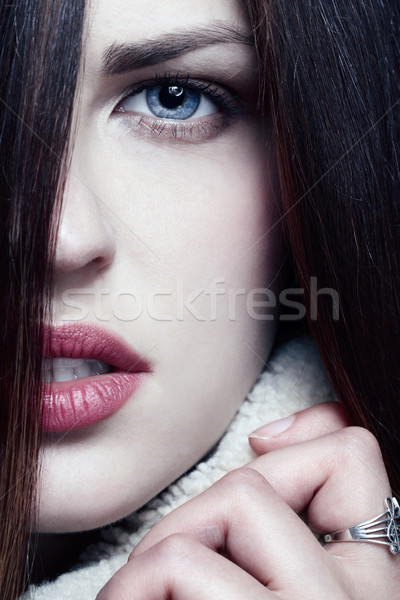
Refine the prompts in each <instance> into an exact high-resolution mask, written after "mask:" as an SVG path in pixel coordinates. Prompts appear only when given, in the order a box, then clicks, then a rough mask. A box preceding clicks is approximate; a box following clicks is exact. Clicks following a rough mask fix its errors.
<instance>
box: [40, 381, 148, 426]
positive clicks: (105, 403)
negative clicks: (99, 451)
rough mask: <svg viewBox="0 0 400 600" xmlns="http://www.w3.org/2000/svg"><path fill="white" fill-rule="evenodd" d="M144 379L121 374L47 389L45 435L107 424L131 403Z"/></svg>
mask: <svg viewBox="0 0 400 600" xmlns="http://www.w3.org/2000/svg"><path fill="white" fill-rule="evenodd" d="M144 376H145V374H144V373H118V372H117V373H108V374H107V375H96V376H93V377H87V378H85V379H78V380H75V381H68V382H65V383H52V384H51V385H47V386H45V388H44V398H43V400H44V402H43V405H44V415H43V431H46V432H62V431H71V430H75V429H83V428H84V427H90V426H91V425H94V424H95V423H99V422H100V421H104V419H107V417H110V416H111V415H113V414H114V413H116V412H117V411H118V410H119V409H120V408H121V407H122V406H123V405H124V404H125V403H126V402H127V400H128V399H129V398H130V397H131V396H132V395H133V394H134V393H135V391H136V390H137V389H138V387H139V386H140V384H141V382H142V380H143V377H144Z"/></svg>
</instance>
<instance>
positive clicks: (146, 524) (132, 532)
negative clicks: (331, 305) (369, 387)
mask: <svg viewBox="0 0 400 600" xmlns="http://www.w3.org/2000/svg"><path fill="white" fill-rule="evenodd" d="M333 399H334V396H333V393H332V391H331V389H330V387H329V385H328V383H327V381H326V378H325V375H324V372H323V370H322V367H321V364H320V361H319V358H318V355H317V352H316V350H315V347H314V346H313V344H312V342H311V341H310V340H309V339H308V338H305V337H303V338H296V339H294V340H292V341H290V342H288V343H286V344H284V345H281V346H279V347H278V348H277V349H276V350H275V352H274V353H273V355H272V356H271V358H270V360H269V363H268V365H267V367H266V369H265V370H264V372H263V373H262V374H261V375H260V377H259V379H258V381H257V382H256V384H255V386H254V387H253V389H252V391H251V392H250V393H249V395H248V397H247V398H246V400H245V401H244V402H243V404H242V405H241V407H240V409H239V411H238V413H237V414H236V416H235V418H234V419H233V421H232V423H231V425H230V427H229V428H228V430H227V431H226V433H225V435H224V436H223V438H222V439H221V441H220V443H219V444H218V446H217V448H216V450H215V451H214V452H213V453H212V454H211V455H210V456H209V457H208V458H207V459H206V460H204V461H203V462H200V463H199V464H197V465H196V466H195V467H194V469H193V470H191V471H190V472H189V473H188V474H186V475H183V476H182V477H181V478H180V479H179V480H178V481H177V482H175V483H173V484H172V485H171V486H170V487H169V488H167V490H166V491H164V492H163V493H162V494H161V495H160V496H158V497H157V498H155V499H153V500H151V501H150V502H149V503H148V504H147V505H146V506H145V507H144V508H143V509H141V510H140V511H138V512H136V513H134V514H133V515H131V516H130V517H128V519H126V520H124V521H123V523H121V524H117V525H114V526H112V527H109V528H107V529H105V530H104V532H103V533H102V541H101V542H99V543H98V544H96V545H95V546H93V547H91V548H89V549H88V551H87V552H86V553H85V555H84V556H82V558H81V562H80V564H78V565H77V567H76V569H75V570H74V571H71V572H69V573H65V574H63V575H61V576H60V577H58V579H57V580H56V581H53V582H50V583H44V584H42V585H40V586H31V587H30V588H29V590H28V591H27V592H26V594H25V595H24V596H23V598H22V599H21V600H50V599H51V600H94V599H95V597H96V595H97V593H98V592H99V590H100V589H101V588H102V587H103V586H104V585H105V583H106V582H107V581H108V580H109V579H110V578H111V576H112V575H113V574H114V573H115V572H116V571H117V570H118V569H119V568H120V567H122V566H123V565H124V564H125V562H126V560H127V558H128V556H129V553H130V552H131V550H132V548H134V546H135V545H136V544H137V543H138V542H139V541H140V540H141V539H142V537H143V536H144V535H145V533H146V532H147V531H148V530H149V529H150V528H151V527H152V526H153V525H154V524H155V523H156V522H157V521H159V520H160V519H161V518H162V517H163V516H164V515H166V514H168V513H169V512H171V511H172V510H173V509H174V508H176V507H178V506H180V505H181V504H183V503H184V502H186V501H187V500H189V499H190V498H193V497H194V496H196V495H197V494H199V493H201V492H203V491H204V490H205V489H207V488H208V487H209V486H211V485H212V484H213V483H215V482H216V481H217V480H218V479H220V478H221V477H222V476H223V475H225V474H226V473H228V472H229V471H232V470H233V469H236V468H238V467H241V466H243V465H244V464H246V463H248V462H249V461H251V460H252V459H253V458H254V454H253V452H252V450H251V448H250V446H249V443H248V439H247V436H248V434H249V433H251V432H252V431H253V430H254V429H256V428H257V427H260V426H261V425H263V424H265V423H268V422H270V421H274V420H276V419H280V418H282V417H285V416H287V415H290V414H293V413H295V412H298V411H299V410H302V409H304V408H307V407H308V406H312V405H314V404H317V403H319V402H323V401H326V400H333Z"/></svg>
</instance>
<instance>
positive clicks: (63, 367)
mask: <svg viewBox="0 0 400 600" xmlns="http://www.w3.org/2000/svg"><path fill="white" fill-rule="evenodd" d="M112 369H113V367H112V366H111V365H109V364H108V363H105V362H102V361H101V360H96V359H92V358H89V359H86V358H46V359H45V360H44V361H43V366H42V381H43V383H61V382H63V381H76V380H77V379H84V378H85V377H93V376H94V375H105V373H110V372H111V371H112Z"/></svg>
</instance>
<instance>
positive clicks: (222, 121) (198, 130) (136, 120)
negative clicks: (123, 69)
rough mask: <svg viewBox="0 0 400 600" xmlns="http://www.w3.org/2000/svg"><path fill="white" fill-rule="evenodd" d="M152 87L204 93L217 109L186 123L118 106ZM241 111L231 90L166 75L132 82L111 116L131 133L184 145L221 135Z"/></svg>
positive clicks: (235, 95)
mask: <svg viewBox="0 0 400 600" xmlns="http://www.w3.org/2000/svg"><path fill="white" fill-rule="evenodd" d="M156 86H178V87H182V88H184V89H185V90H192V91H195V92H199V93H201V94H204V96H205V97H206V98H208V99H209V100H211V101H212V102H213V103H214V104H215V105H216V107H217V109H218V111H217V112H216V113H214V114H211V115H209V116H207V117H202V118H198V119H196V118H195V119H190V118H189V119H187V120H173V119H167V118H160V117H157V116H155V115H154V117H153V116H152V117H151V116H147V115H141V114H137V113H133V112H132V113H130V112H129V111H125V110H124V109H123V108H122V105H123V103H124V102H125V101H127V100H128V99H129V98H130V97H131V96H136V95H138V94H140V93H141V92H143V91H146V90H149V89H150V88H152V87H156ZM244 111H245V105H244V102H243V100H242V99H241V98H240V97H239V96H238V94H237V93H236V92H234V91H233V90H231V89H229V88H227V87H225V86H222V85H218V84H215V83H214V82H212V81H206V80H201V79H192V78H191V76H190V75H189V74H188V75H186V76H184V77H182V76H181V75H179V74H176V75H174V76H171V74H170V73H165V74H162V75H156V77H155V78H154V79H152V80H148V81H144V82H140V83H136V84H134V85H132V86H130V88H128V89H127V90H126V91H125V93H124V97H123V98H122V99H121V100H120V101H119V103H118V105H117V107H116V108H115V109H114V113H115V114H117V115H119V116H121V115H123V116H124V119H125V122H126V125H127V127H128V128H129V129H131V130H134V131H135V132H136V131H137V132H141V133H145V134H146V133H150V134H156V135H157V136H158V137H163V138H167V139H170V140H174V141H175V140H178V141H184V142H195V143H201V142H203V141H207V140H209V139H212V138H214V137H217V136H218V135H220V134H221V133H222V131H223V130H224V129H226V128H227V127H229V125H231V124H232V123H233V122H234V121H235V120H236V119H238V118H240V116H241V115H242V114H243V112H244Z"/></svg>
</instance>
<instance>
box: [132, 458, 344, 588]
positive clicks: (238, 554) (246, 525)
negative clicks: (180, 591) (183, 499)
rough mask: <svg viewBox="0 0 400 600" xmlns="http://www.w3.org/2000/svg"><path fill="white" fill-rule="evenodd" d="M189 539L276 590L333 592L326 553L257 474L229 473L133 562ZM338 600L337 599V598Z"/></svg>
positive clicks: (147, 542) (160, 530)
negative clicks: (176, 539)
mask: <svg viewBox="0 0 400 600" xmlns="http://www.w3.org/2000/svg"><path fill="white" fill-rule="evenodd" d="M178 532H182V533H184V534H185V535H189V536H191V537H193V538H195V539H197V540H198V541H199V542H201V543H202V544H203V545H205V546H207V547H208V548H210V549H212V550H214V551H216V552H220V553H221V552H222V553H223V554H224V555H226V556H227V557H228V558H229V559H230V560H231V561H232V562H234V563H235V564H237V565H238V566H240V567H241V568H242V569H243V570H245V571H247V572H248V573H249V574H250V575H252V576H253V577H254V578H256V579H257V580H258V581H260V582H261V583H262V584H263V585H265V586H272V589H281V588H289V589H292V590H301V589H305V588H306V587H307V586H309V585H311V583H312V589H313V591H312V593H311V592H310V594H309V596H308V598H310V599H312V598H321V597H322V595H323V593H324V591H325V590H326V585H327V583H329V585H330V586H331V588H332V589H334V586H335V582H334V581H333V579H332V575H331V573H330V569H329V566H328V564H327V562H326V557H327V555H326V553H325V552H324V551H323V549H322V548H321V546H320V544H319V543H318V541H317V540H316V539H315V537H314V536H313V534H312V533H311V532H310V530H309V529H308V528H307V526H306V525H305V524H304V523H303V521H301V519H299V518H298V516H297V515H296V514H295V513H294V512H293V511H292V510H291V508H290V507H289V506H288V505H287V504H286V503H284V502H282V499H281V498H280V496H279V495H278V494H277V493H276V492H275V490H274V489H273V488H272V487H271V486H270V484H269V483H268V482H267V481H266V479H265V478H264V477H263V476H261V475H260V474H259V473H257V472H256V471H255V470H254V469H250V468H242V469H238V470H236V471H233V472H231V473H229V474H228V475H227V476H225V477H223V478H222V479H221V480H220V481H219V482H217V483H216V484H215V485H214V486H212V487H211V488H210V489H209V490H207V492H204V493H203V494H201V495H200V496H198V497H197V498H194V499H193V500H191V501H190V502H188V503H186V504H185V505H183V506H182V507H180V508H179V509H177V510H176V511H174V512H173V513H171V514H170V515H167V516H166V517H164V519H163V520H162V521H161V522H160V523H158V524H157V525H156V526H155V527H153V529H152V530H151V531H150V532H149V534H147V536H146V537H145V538H144V539H143V540H142V542H141V543H140V544H139V545H138V546H137V548H136V549H135V550H134V551H133V553H132V555H131V557H132V558H133V559H134V558H135V557H137V556H138V555H139V554H140V553H142V552H146V551H147V550H148V549H149V548H151V547H152V546H154V545H156V544H158V543H159V542H160V541H161V540H162V539H166V538H168V537H169V536H170V535H173V534H174V533H178ZM338 597H339V596H338Z"/></svg>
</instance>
